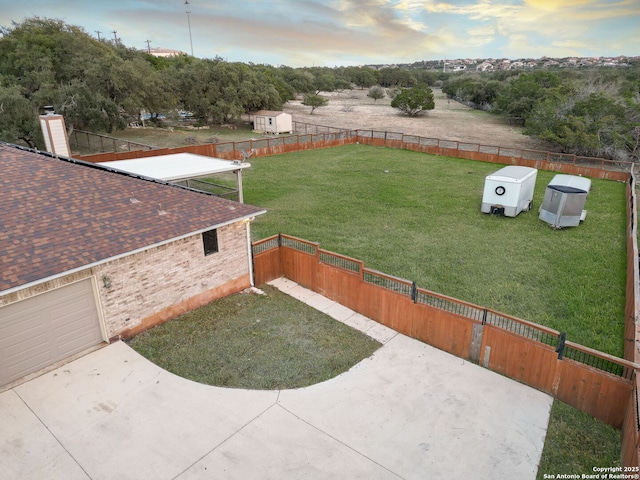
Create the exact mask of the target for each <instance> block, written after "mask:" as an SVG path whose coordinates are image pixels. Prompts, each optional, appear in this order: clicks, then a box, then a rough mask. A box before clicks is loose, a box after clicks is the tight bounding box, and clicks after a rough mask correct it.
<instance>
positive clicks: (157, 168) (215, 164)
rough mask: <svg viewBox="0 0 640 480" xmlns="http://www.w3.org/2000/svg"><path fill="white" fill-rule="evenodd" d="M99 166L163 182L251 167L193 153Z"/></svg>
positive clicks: (122, 161)
mask: <svg viewBox="0 0 640 480" xmlns="http://www.w3.org/2000/svg"><path fill="white" fill-rule="evenodd" d="M100 165H104V166H106V167H110V168H115V169H117V170H122V171H125V172H127V173H132V174H134V175H141V176H144V177H149V178H155V179H157V180H164V181H175V180H185V179H187V178H198V177H205V176H207V175H213V174H216V173H222V172H235V171H237V170H241V169H244V168H249V167H250V166H251V164H250V163H238V162H234V161H232V160H223V159H221V158H214V157H206V156H203V155H196V154H193V153H173V154H170V155H158V156H155V157H143V158H134V159H131V160H115V161H112V162H102V163H100Z"/></svg>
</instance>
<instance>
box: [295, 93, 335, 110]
mask: <svg viewBox="0 0 640 480" xmlns="http://www.w3.org/2000/svg"><path fill="white" fill-rule="evenodd" d="M328 104H329V99H328V98H325V97H322V96H320V95H316V94H314V93H308V94H306V95H305V96H304V98H303V100H302V105H306V106H307V107H311V115H313V111H314V110H315V109H316V108H320V107H324V106H326V105H328Z"/></svg>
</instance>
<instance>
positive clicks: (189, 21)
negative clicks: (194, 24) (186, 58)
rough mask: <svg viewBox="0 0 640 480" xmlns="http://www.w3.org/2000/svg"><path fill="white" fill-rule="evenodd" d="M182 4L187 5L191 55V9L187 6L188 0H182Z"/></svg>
mask: <svg viewBox="0 0 640 480" xmlns="http://www.w3.org/2000/svg"><path fill="white" fill-rule="evenodd" d="M184 4H185V5H186V6H187V23H188V24H189V43H190V44H191V56H192V57H193V39H192V38H191V17H190V16H189V15H190V14H191V9H190V8H189V0H184Z"/></svg>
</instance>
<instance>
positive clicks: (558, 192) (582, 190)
mask: <svg viewBox="0 0 640 480" xmlns="http://www.w3.org/2000/svg"><path fill="white" fill-rule="evenodd" d="M589 190H591V180H589V179H588V178H584V177H579V176H576V175H556V176H555V177H553V179H552V180H551V181H550V182H549V185H547V189H546V190H545V192H544V199H543V200H542V205H541V207H540V220H544V221H545V222H547V223H548V224H550V225H551V226H552V227H553V228H562V227H575V226H577V225H580V222H581V221H583V220H584V219H585V218H586V216H587V211H586V210H584V204H585V202H586V201H587V194H588V193H589Z"/></svg>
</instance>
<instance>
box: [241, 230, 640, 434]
mask: <svg viewBox="0 0 640 480" xmlns="http://www.w3.org/2000/svg"><path fill="white" fill-rule="evenodd" d="M253 256H254V270H255V279H256V284H262V283H265V282H267V281H269V280H272V279H275V278H278V277H280V276H284V277H286V278H288V279H290V280H293V281H294V282H297V283H298V284H300V285H302V286H304V287H306V288H309V289H311V290H313V291H314V292H317V293H320V294H321V295H323V296H326V297H327V298H330V299H332V300H334V301H336V302H338V303H340V304H342V305H344V306H346V307H349V308H351V309H352V310H354V311H356V312H358V313H361V314H362V315H365V316H367V317H369V318H371V319H373V320H376V321H378V322H380V323H382V324H384V325H386V326H388V327H390V328H392V329H394V330H396V331H398V332H400V333H403V334H405V335H408V336H410V337H413V338H415V339H418V340H421V341H423V342H425V343H428V344H430V345H433V346H434V347H437V348H439V349H441V350H444V351H446V352H449V353H452V354H454V355H456V356H458V357H461V358H464V359H468V360H471V361H474V362H476V363H479V364H480V365H483V366H484V367H486V368H489V369H491V370H493V371H495V372H498V373H501V374H503V375H506V376H508V377H510V378H513V379H515V380H518V381H520V382H522V383H524V384H527V385H530V386H532V387H534V388H537V389H539V390H542V391H544V392H546V393H549V394H551V395H553V396H554V397H556V398H558V399H559V400H562V401H563V402H565V403H567V404H569V405H572V406H574V407H575V408H578V409H579V410H582V411H584V412H587V413H588V414H590V415H593V416H594V417H596V418H598V419H599V420H602V421H604V422H606V423H608V424H610V425H613V426H615V427H617V428H622V427H623V424H625V422H631V423H632V426H633V423H634V422H633V419H631V417H630V416H629V415H626V414H627V411H628V409H630V405H631V403H632V402H631V399H632V393H634V392H635V389H634V385H636V378H635V374H634V372H635V369H636V368H637V367H640V365H637V364H635V363H633V362H630V361H627V360H624V359H621V358H617V357H614V356H612V355H608V354H606V353H602V352H599V351H596V350H593V349H590V348H587V347H584V346H582V345H578V344H576V343H573V342H570V341H567V340H566V339H565V337H564V334H563V333H561V332H558V331H556V330H553V329H550V328H547V327H544V326H541V325H537V324H535V323H531V322H528V321H526V320H522V319H519V318H516V317H512V316H510V315H506V314H504V313H500V312H497V311H494V310H491V309H488V308H484V307H481V306H478V305H473V304H470V303H467V302H463V301H460V300H457V299H454V298H451V297H447V296H445V295H440V294H438V293H435V292H431V291H429V290H425V289H423V288H420V287H418V286H417V285H416V284H415V283H413V282H410V281H408V280H404V279H400V278H396V277H393V276H390V275H386V274H384V273H381V272H378V271H375V270H371V269H369V268H366V267H365V266H364V264H363V262H362V261H359V260H355V259H352V258H349V257H345V256H343V255H339V254H336V253H332V252H329V251H327V250H323V249H321V248H320V247H319V245H318V244H317V243H313V242H309V241H306V240H302V239H299V238H295V237H291V236H288V235H276V236H273V237H269V238H267V239H264V240H261V241H258V242H255V243H254V244H253ZM625 415H626V420H625ZM637 424H638V421H637V417H636V418H635V425H637Z"/></svg>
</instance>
